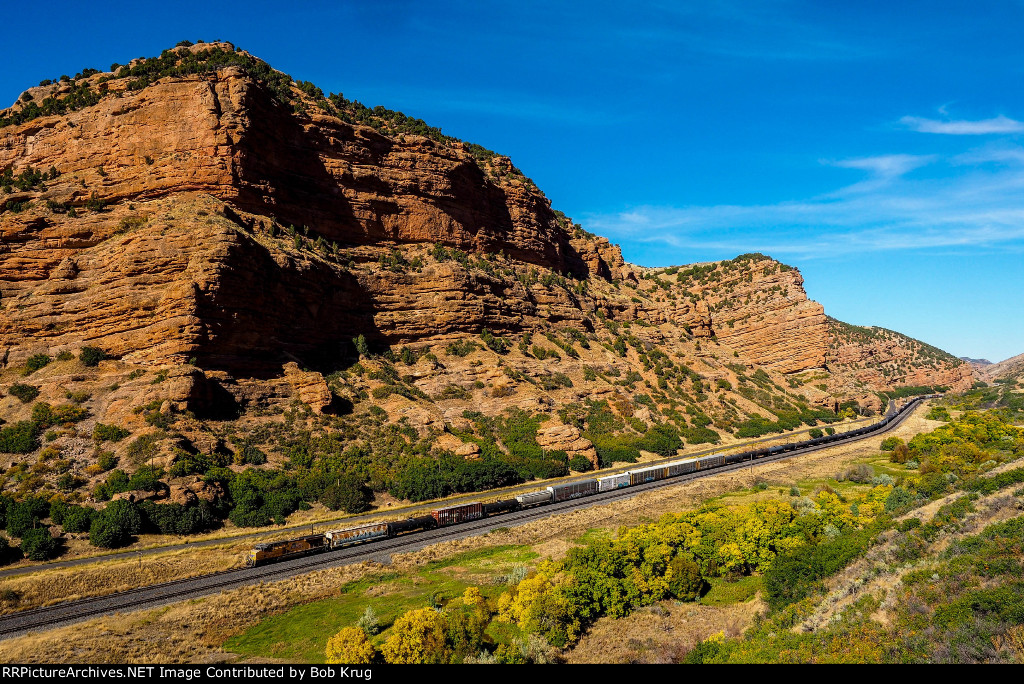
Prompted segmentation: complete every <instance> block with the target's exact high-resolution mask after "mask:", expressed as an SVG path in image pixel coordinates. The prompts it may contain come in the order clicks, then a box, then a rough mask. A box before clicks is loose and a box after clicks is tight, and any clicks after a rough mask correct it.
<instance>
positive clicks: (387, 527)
mask: <svg viewBox="0 0 1024 684" xmlns="http://www.w3.org/2000/svg"><path fill="white" fill-rule="evenodd" d="M936 396H941V395H934V394H932V395H927V396H923V397H918V398H916V399H914V400H913V401H911V402H910V403H908V404H907V405H906V406H904V407H903V408H902V409H900V410H898V411H897V410H894V409H893V408H892V407H890V409H889V410H888V411H887V412H886V414H885V416H884V417H883V418H882V420H880V421H879V422H877V423H873V424H871V425H867V426H865V427H862V428H858V429H856V430H853V431H851V432H844V433H839V434H834V435H822V436H821V437H816V438H814V439H809V440H805V441H803V442H794V443H791V444H780V445H777V446H772V447H763V448H760V449H753V450H750V451H744V452H741V453H733V454H723V453H716V454H708V455H707V456H701V457H700V458H687V459H683V460H680V461H673V462H671V463H664V464H659V465H653V466H646V467H641V468H635V469H633V470H630V471H627V472H624V473H616V474H614V475H607V476H605V477H599V478H597V479H589V478H588V479H582V480H575V481H573V482H566V483H564V484H557V485H551V486H550V487H547V488H545V489H541V490H538V491H535V492H527V493H525V494H519V495H517V496H516V497H515V498H512V499H503V500H500V501H489V502H486V503H484V502H480V501H474V502H471V503H465V504H459V505H457V506H447V507H445V508H437V509H434V510H432V511H430V514H429V515H422V516H419V517H415V518H406V519H404V520H396V521H391V522H378V523H369V524H366V525H360V526H358V527H350V528H347V529H341V530H332V531H330V532H325V533H323V534H311V535H307V536H304V537H298V538H297V539H286V540H284V541H277V542H265V543H260V544H256V545H255V546H254V547H253V549H252V551H250V552H249V557H248V559H247V564H248V565H250V566H255V565H261V564H263V563H272V562H275V561H280V560H286V559H289V558H299V557H302V556H306V555H309V554H313V553H320V552H324V551H332V550H336V549H340V548H342V547H344V546H348V545H350V544H359V543H366V542H373V541H377V540H381V539H391V538H394V537H396V536H398V535H404V534H413V533H417V532H424V531H426V530H431V529H435V528H438V527H447V526H449V525H460V524H463V523H467V522H471V521H473V520H481V519H484V518H489V517H491V516H494V515H502V514H506V513H512V512H513V511H517V510H520V509H525V508H532V507H534V506H544V505H548V504H554V503H558V502H560V501H569V500H571V499H578V498H580V497H584V496H592V495H595V494H600V493H604V492H610V491H614V490H616V489H622V488H625V487H636V486H639V485H643V484H647V483H649V482H656V481H658V480H665V479H669V478H673V477H679V476H681V475H687V474H689V473H694V472H698V471H704V470H710V469H713V468H721V467H722V466H726V465H732V464H736V463H741V462H745V461H755V460H757V459H759V458H764V457H766V456H776V455H778V454H781V453H785V452H789V451H796V450H799V449H805V448H810V447H815V446H818V445H821V444H828V443H831V442H836V441H839V440H843V439H849V438H852V437H858V436H861V435H865V434H869V433H871V432H875V431H877V430H881V429H883V428H885V427H886V426H887V425H888V424H889V423H891V422H892V421H893V420H894V419H895V418H896V417H897V416H898V415H899V414H900V413H902V412H904V411H906V410H907V409H909V408H910V407H912V406H914V405H915V404H917V403H918V402H920V401H922V400H924V399H932V398H934V397H936Z"/></svg>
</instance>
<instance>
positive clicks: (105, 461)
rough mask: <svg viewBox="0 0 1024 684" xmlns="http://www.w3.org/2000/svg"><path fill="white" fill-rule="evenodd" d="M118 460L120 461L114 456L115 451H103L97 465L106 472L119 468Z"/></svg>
mask: <svg viewBox="0 0 1024 684" xmlns="http://www.w3.org/2000/svg"><path fill="white" fill-rule="evenodd" d="M118 460H119V459H118V458H117V456H115V455H114V452H113V451H101V452H100V455H99V457H98V458H97V459H96V464H97V465H99V467H100V468H102V469H103V471H104V472H106V471H108V470H110V469H111V468H114V467H115V466H117V462H118Z"/></svg>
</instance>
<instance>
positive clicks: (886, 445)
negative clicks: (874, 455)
mask: <svg viewBox="0 0 1024 684" xmlns="http://www.w3.org/2000/svg"><path fill="white" fill-rule="evenodd" d="M900 444H903V440H902V439H900V438H899V437H886V438H885V439H883V440H882V446H881V447H879V448H880V449H881V450H882V451H893V450H895V449H896V447H898V446H899V445H900Z"/></svg>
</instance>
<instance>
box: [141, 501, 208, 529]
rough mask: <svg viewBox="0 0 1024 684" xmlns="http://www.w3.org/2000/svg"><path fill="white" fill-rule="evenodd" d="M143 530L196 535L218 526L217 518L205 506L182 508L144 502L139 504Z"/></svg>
mask: <svg viewBox="0 0 1024 684" xmlns="http://www.w3.org/2000/svg"><path fill="white" fill-rule="evenodd" d="M139 511H140V512H141V513H142V515H143V518H144V521H143V526H144V527H143V529H145V528H149V529H152V530H154V531H156V532H160V533H161V534H181V535H185V534H196V533H199V532H205V531H206V530H209V529H211V528H212V527H214V526H215V525H216V524H217V519H216V516H214V514H213V512H212V511H211V510H210V508H209V507H208V506H207V505H206V504H205V503H202V504H199V505H198V506H182V505H181V504H176V503H164V504H157V503H153V502H152V501H143V502H142V503H141V504H139Z"/></svg>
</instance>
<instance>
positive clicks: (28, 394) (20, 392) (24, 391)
mask: <svg viewBox="0 0 1024 684" xmlns="http://www.w3.org/2000/svg"><path fill="white" fill-rule="evenodd" d="M8 391H9V392H10V393H11V396H14V397H17V398H18V399H20V400H21V403H23V404H27V403H29V402H30V401H32V400H33V399H35V398H36V397H38V396H39V388H38V387H33V386H32V385H23V384H21V383H18V382H16V383H14V384H13V385H11V388H10V389H9V390H8Z"/></svg>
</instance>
